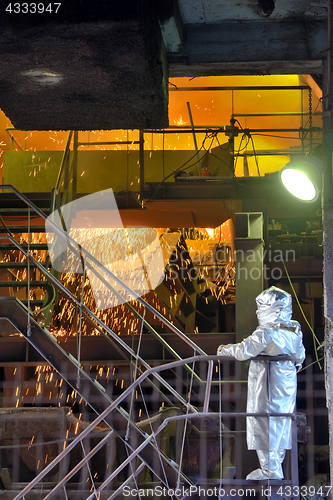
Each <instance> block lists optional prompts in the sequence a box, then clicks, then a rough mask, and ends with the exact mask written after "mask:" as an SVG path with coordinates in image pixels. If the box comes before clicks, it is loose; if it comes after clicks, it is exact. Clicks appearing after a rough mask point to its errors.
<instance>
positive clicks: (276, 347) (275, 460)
mask: <svg viewBox="0 0 333 500" xmlns="http://www.w3.org/2000/svg"><path fill="white" fill-rule="evenodd" d="M256 303H257V307H258V309H257V318H258V321H259V326H258V328H257V329H256V330H255V331H254V332H253V333H252V335H250V336H249V337H248V338H246V339H245V340H243V342H241V343H239V344H230V345H226V346H223V345H221V346H220V347H219V348H218V351H217V354H219V355H220V356H232V357H234V358H236V359H237V360H238V361H245V360H247V359H250V358H252V357H255V356H258V355H262V354H264V355H269V356H277V355H280V354H289V355H291V356H293V357H294V360H295V361H293V360H284V361H283V360H281V361H260V360H253V361H251V363H250V368H249V375H248V394H247V409H246V411H247V412H248V413H259V412H274V413H293V412H294V409H295V403H296V390H297V380H296V369H297V368H298V369H299V368H301V366H302V363H303V361H304V359H305V349H304V346H303V342H302V337H303V335H302V331H301V328H300V324H299V323H298V322H297V321H292V319H291V316H292V299H291V295H289V293H286V292H284V291H283V290H280V289H279V288H276V287H274V286H272V287H271V288H269V289H267V290H265V291H263V292H262V293H261V294H260V295H258V297H257V298H256ZM295 365H296V366H295ZM246 438H247V446H248V449H249V450H256V451H257V455H258V458H259V462H260V469H256V470H254V471H253V472H251V473H250V474H249V475H248V476H247V477H246V479H254V480H261V479H267V478H270V479H282V478H283V470H282V462H283V460H284V457H285V452H286V450H288V449H290V448H291V418H289V417H269V418H268V417H247V426H246Z"/></svg>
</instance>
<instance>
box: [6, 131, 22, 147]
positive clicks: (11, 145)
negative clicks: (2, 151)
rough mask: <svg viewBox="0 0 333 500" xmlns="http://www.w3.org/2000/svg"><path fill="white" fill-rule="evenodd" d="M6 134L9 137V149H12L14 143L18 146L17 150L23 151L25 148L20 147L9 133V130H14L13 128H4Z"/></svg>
mask: <svg viewBox="0 0 333 500" xmlns="http://www.w3.org/2000/svg"><path fill="white" fill-rule="evenodd" d="M5 130H6V132H7V134H8V135H9V137H10V144H9V149H10V150H12V149H13V144H14V142H15V143H16V145H17V146H18V148H19V149H20V150H21V151H25V148H23V147H22V146H21V144H20V143H19V142H18V140H17V139H16V137H14V134H12V133H11V132H10V131H11V130H16V128H15V127H6V128H5Z"/></svg>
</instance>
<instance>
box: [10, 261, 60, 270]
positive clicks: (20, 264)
mask: <svg viewBox="0 0 333 500" xmlns="http://www.w3.org/2000/svg"><path fill="white" fill-rule="evenodd" d="M39 264H41V265H42V266H44V267H46V262H39ZM48 266H51V263H50V262H48ZM26 267H27V261H25V262H0V269H14V268H18V269H20V268H26ZM30 267H36V265H35V264H34V263H33V262H30Z"/></svg>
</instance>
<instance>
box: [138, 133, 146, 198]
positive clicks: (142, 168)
mask: <svg viewBox="0 0 333 500" xmlns="http://www.w3.org/2000/svg"><path fill="white" fill-rule="evenodd" d="M139 143H140V145H139V148H140V151H139V155H140V157H139V160H140V203H142V200H143V198H144V185H145V164H144V163H145V151H144V145H145V141H144V136H143V130H140V131H139Z"/></svg>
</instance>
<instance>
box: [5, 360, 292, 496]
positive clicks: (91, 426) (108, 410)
mask: <svg viewBox="0 0 333 500" xmlns="http://www.w3.org/2000/svg"><path fill="white" fill-rule="evenodd" d="M259 358H264V359H265V360H267V361H278V360H282V359H283V360H293V359H294V358H293V356H289V355H281V356H256V357H254V358H252V359H255V360H257V359H259ZM221 359H223V360H225V361H227V360H231V359H233V360H234V358H231V357H224V356H223V358H221V356H218V355H214V356H192V357H190V358H186V359H183V360H181V361H174V362H172V363H166V364H164V365H160V366H157V367H154V368H149V369H148V370H147V371H145V372H144V373H143V374H142V375H140V376H139V377H138V378H137V379H136V380H135V381H134V382H133V383H132V384H131V385H130V386H129V387H128V388H127V389H125V391H123V393H122V394H121V395H120V396H118V398H117V399H115V400H114V401H113V403H112V404H111V405H110V406H109V407H108V408H106V409H105V410H104V411H103V412H102V413H101V414H100V415H99V416H98V417H97V418H96V419H95V420H94V421H93V422H91V423H90V424H89V425H88V426H87V427H86V428H85V429H84V430H83V431H82V432H81V433H80V434H79V435H78V436H77V437H76V438H75V439H74V440H73V441H72V442H71V443H70V444H69V445H68V446H67V447H66V448H65V449H64V450H63V451H62V452H61V453H59V455H58V456H57V457H56V458H55V459H54V460H53V461H52V462H51V463H50V464H49V465H48V466H47V467H45V469H43V470H42V471H41V472H40V473H39V474H38V475H37V476H36V477H35V478H34V479H33V480H32V481H31V482H30V483H29V484H28V485H27V486H26V487H25V488H24V489H23V490H22V491H21V492H20V493H19V494H18V495H17V496H16V497H15V498H14V500H20V499H21V498H24V495H26V494H27V493H28V492H29V491H31V489H32V488H34V487H35V486H36V485H37V484H38V483H39V482H40V480H41V479H43V478H44V477H45V476H46V474H48V473H49V472H50V471H51V470H52V469H53V467H55V466H56V465H58V463H59V462H60V461H61V460H62V459H63V458H65V457H66V456H67V455H68V454H69V453H70V451H71V450H72V449H74V448H75V446H76V445H77V444H78V443H79V442H81V441H82V440H83V439H84V438H86V437H87V436H88V435H89V434H90V432H91V431H92V430H93V429H94V428H95V427H96V426H97V425H98V424H100V423H101V422H102V421H103V420H104V419H106V417H107V416H108V415H109V414H110V413H111V412H112V411H113V410H114V409H115V408H116V407H117V406H118V405H119V404H120V403H122V401H123V400H124V399H125V398H126V397H128V396H129V395H130V394H131V393H132V392H133V391H134V390H135V389H136V387H138V386H139V385H140V384H142V382H143V381H144V380H145V379H146V378H147V377H148V376H149V375H152V374H153V373H158V372H160V371H163V370H170V369H172V368H176V367H178V366H181V365H182V364H185V363H186V364H190V363H195V362H199V361H208V362H214V361H221ZM221 416H225V417H240V416H245V417H267V418H269V417H287V418H291V419H292V420H294V419H295V418H296V412H295V411H294V412H292V413H286V412H257V413H254V412H253V413H252V412H251V413H247V412H214V413H213V412H212V413H210V412H199V413H197V414H185V415H176V416H172V417H167V418H166V419H165V420H164V421H163V422H162V424H161V425H160V426H159V427H158V428H157V430H156V431H153V432H152V433H151V434H150V435H146V436H147V437H146V438H145V440H144V441H143V442H142V443H141V444H140V446H139V447H138V448H137V449H136V450H135V451H134V450H133V453H132V454H131V455H129V457H128V458H127V459H126V460H125V462H124V463H123V464H122V466H123V467H124V466H125V465H127V463H129V462H130V461H131V460H133V458H135V457H136V456H137V455H138V454H139V453H140V451H142V449H143V448H145V446H147V445H148V444H149V443H150V442H151V441H152V440H153V439H155V438H156V436H157V435H158V434H159V433H160V432H161V431H162V430H163V429H164V428H165V427H166V426H167V425H168V424H169V423H170V422H173V421H177V420H184V419H192V418H214V417H216V418H221ZM109 436H110V433H108V434H107V435H106V436H105V437H104V438H103V439H102V440H101V441H100V442H99V443H98V444H97V445H96V447H95V448H93V449H92V450H90V451H89V453H88V454H87V456H86V457H85V459H83V460H81V461H80V462H79V463H78V464H77V465H76V466H75V467H74V468H73V469H72V470H71V471H70V472H69V473H68V474H67V475H66V476H65V477H64V478H62V479H61V480H60V482H59V483H58V484H57V485H56V486H55V487H54V488H53V490H52V491H51V492H50V493H49V495H48V496H47V497H46V498H49V496H51V495H52V494H53V493H54V492H55V491H57V489H58V488H60V487H61V486H63V485H64V484H65V483H66V482H67V480H69V479H70V478H71V477H72V476H73V475H74V474H76V473H77V472H78V470H80V469H81V467H82V466H83V465H84V464H85V463H86V461H87V460H89V459H90V458H91V457H92V456H93V455H94V454H95V453H97V451H99V449H100V448H101V447H102V446H103V445H104V444H105V443H106V441H107V439H108V438H109ZM175 465H177V464H175ZM119 469H120V466H119V467H118V468H117V469H116V470H115V471H114V472H113V473H112V474H111V475H110V476H108V478H107V479H106V480H105V481H104V482H103V483H102V486H103V488H102V487H100V488H99V490H101V489H104V487H105V486H106V485H107V484H108V483H109V482H110V481H111V480H112V479H113V478H114V476H115V475H116V474H118V472H119V471H120V470H121V469H120V470H119ZM91 498H93V497H91V496H89V497H88V498H87V500H90V499H91Z"/></svg>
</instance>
